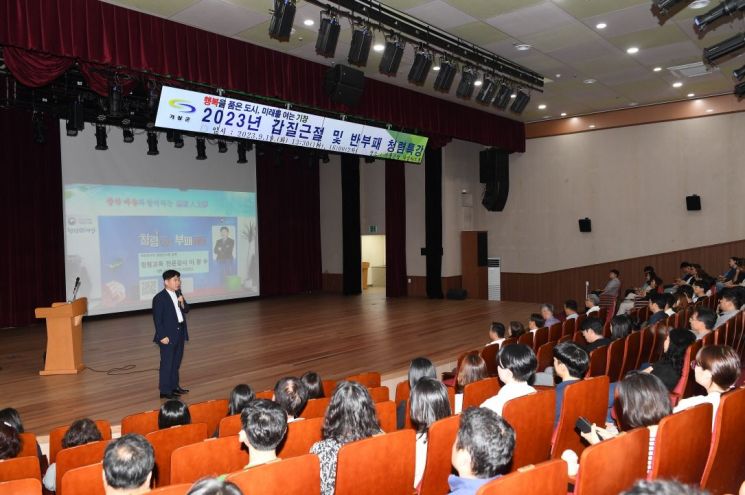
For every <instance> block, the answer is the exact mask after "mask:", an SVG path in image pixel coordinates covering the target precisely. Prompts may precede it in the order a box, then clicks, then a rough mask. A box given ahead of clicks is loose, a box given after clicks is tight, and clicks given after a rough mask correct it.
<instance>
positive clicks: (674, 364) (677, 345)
mask: <svg viewBox="0 0 745 495" xmlns="http://www.w3.org/2000/svg"><path fill="white" fill-rule="evenodd" d="M695 341H696V336H695V335H693V333H692V332H690V331H689V330H685V329H682V328H674V329H672V330H670V331H669V332H668V333H667V338H666V339H665V341H664V342H663V344H662V345H663V347H662V350H663V352H662V356H660V359H659V360H658V361H657V362H656V363H653V364H652V366H650V367H648V368H646V369H645V370H644V372H645V373H650V374H652V375H655V376H656V377H657V378H659V379H660V380H661V381H662V383H663V384H664V385H665V387H667V390H668V391H670V392H672V391H673V389H674V388H675V386H676V385H677V384H678V382H679V381H680V376H681V374H682V373H683V366H688V363H686V362H685V353H686V350H687V349H688V346H690V345H691V344H693V343H694V342H695Z"/></svg>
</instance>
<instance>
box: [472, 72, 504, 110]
mask: <svg viewBox="0 0 745 495" xmlns="http://www.w3.org/2000/svg"><path fill="white" fill-rule="evenodd" d="M498 90H499V84H497V81H496V79H495V78H494V76H485V77H484V82H483V85H482V86H481V90H480V91H479V92H478V94H477V95H476V101H477V102H479V103H481V104H483V105H489V104H490V103H491V102H492V100H493V99H494V96H495V95H496V94H497V91H498Z"/></svg>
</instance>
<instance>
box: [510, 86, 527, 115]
mask: <svg viewBox="0 0 745 495" xmlns="http://www.w3.org/2000/svg"><path fill="white" fill-rule="evenodd" d="M528 102H530V95H528V94H527V93H525V92H523V91H522V90H520V91H518V92H517V96H516V97H515V101H513V102H512V106H511V107H510V110H512V111H513V112H515V113H522V112H523V110H525V107H526V106H528Z"/></svg>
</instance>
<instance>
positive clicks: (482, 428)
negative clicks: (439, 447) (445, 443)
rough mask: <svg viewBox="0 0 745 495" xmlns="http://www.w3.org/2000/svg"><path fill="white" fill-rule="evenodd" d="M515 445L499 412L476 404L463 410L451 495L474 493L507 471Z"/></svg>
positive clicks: (513, 435) (454, 449) (456, 445)
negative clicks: (455, 472)
mask: <svg viewBox="0 0 745 495" xmlns="http://www.w3.org/2000/svg"><path fill="white" fill-rule="evenodd" d="M508 347H510V346H508ZM514 449H515V431H514V430H513V429H512V427H511V426H510V425H509V423H507V421H505V420H504V419H502V417H501V416H499V415H498V414H496V413H494V412H493V411H490V410H488V409H484V408H475V407H471V408H469V409H468V410H467V411H465V412H463V414H461V417H460V426H459V428H458V435H457V436H456V438H455V443H454V444H453V451H452V456H451V462H452V464H453V467H454V468H455V470H456V471H458V476H455V475H450V477H449V478H448V484H449V485H450V495H475V493H476V492H477V491H478V489H479V488H480V487H481V486H483V485H485V484H486V483H488V482H489V481H491V480H493V479H495V478H497V477H499V476H501V475H502V474H504V473H505V472H506V471H507V468H508V466H509V464H510V461H511V460H512V453H513V451H514Z"/></svg>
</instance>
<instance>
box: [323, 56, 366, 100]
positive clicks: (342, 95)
mask: <svg viewBox="0 0 745 495" xmlns="http://www.w3.org/2000/svg"><path fill="white" fill-rule="evenodd" d="M324 86H325V89H326V94H327V95H329V97H331V101H333V102H334V103H343V104H345V105H356V104H357V102H358V101H359V99H360V96H362V91H363V90H364V89H365V73H364V72H362V71H361V70H357V69H353V68H351V67H348V66H346V65H342V64H336V65H335V66H333V67H332V68H330V69H329V70H328V71H326V78H325V80H324Z"/></svg>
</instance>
